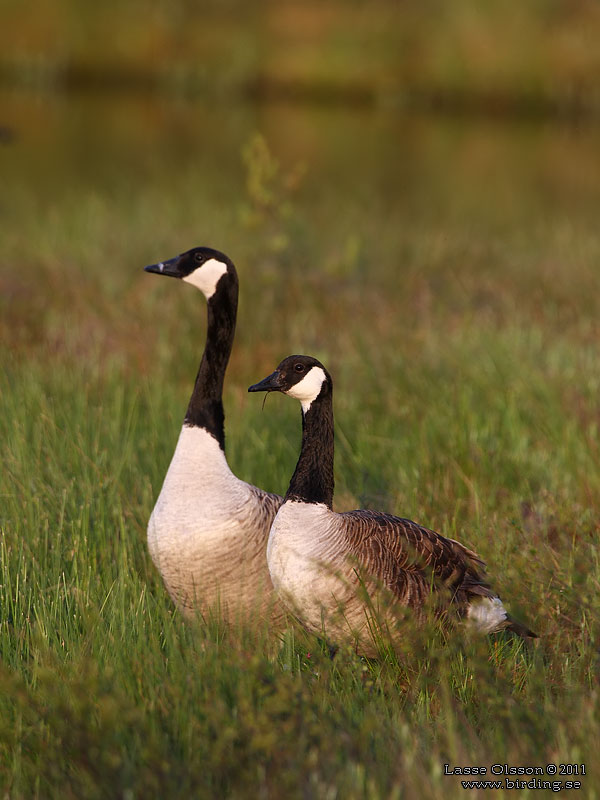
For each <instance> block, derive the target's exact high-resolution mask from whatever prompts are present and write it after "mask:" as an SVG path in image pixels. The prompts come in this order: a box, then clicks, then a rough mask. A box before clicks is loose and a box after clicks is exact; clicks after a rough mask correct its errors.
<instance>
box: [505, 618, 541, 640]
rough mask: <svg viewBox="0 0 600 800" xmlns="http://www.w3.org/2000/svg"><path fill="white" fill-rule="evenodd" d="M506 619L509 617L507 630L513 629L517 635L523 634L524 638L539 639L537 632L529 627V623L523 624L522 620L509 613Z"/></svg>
mask: <svg viewBox="0 0 600 800" xmlns="http://www.w3.org/2000/svg"><path fill="white" fill-rule="evenodd" d="M506 619H507V623H508V624H507V626H506V630H507V631H512V632H513V633H516V634H517V636H521V637H522V638H523V639H537V638H538V635H537V633H534V632H533V631H532V630H530V629H529V628H528V627H527V625H522V624H521V623H520V622H517V620H516V619H513V618H512V617H511V616H508V615H507V617H506Z"/></svg>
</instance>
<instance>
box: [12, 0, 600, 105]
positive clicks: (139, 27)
mask: <svg viewBox="0 0 600 800" xmlns="http://www.w3.org/2000/svg"><path fill="white" fill-rule="evenodd" d="M2 18H3V24H2V26H1V28H0V52H1V54H2V55H1V56H0V76H1V77H2V78H3V80H4V82H8V83H14V82H18V83H22V84H27V85H30V86H36V87H39V86H51V87H55V88H60V87H65V86H71V87H86V86H90V85H95V86H97V87H103V88H111V89H123V88H124V87H127V86H137V87H140V88H142V87H143V88H155V89H161V90H164V91H168V92H170V93H172V92H177V93H181V94H187V93H198V92H209V93H211V94H220V93H222V92H228V93H233V94H237V95H244V96H248V95H249V96H265V95H266V96H278V95H281V94H285V95H287V96H289V95H290V94H292V95H295V96H302V97H308V98H310V99H312V100H320V101H328V100H330V99H332V98H337V99H340V98H341V99H344V100H346V101H355V102H371V103H383V104H392V105H400V106H402V105H409V106H410V105H417V106H426V107H428V106H443V107H447V108H449V109H453V110H462V109H466V108H468V109H485V110H487V111H493V112H507V111H518V112H519V113H523V114H536V113H548V112H555V113H586V114H587V113H594V114H597V113H598V111H599V110H600V49H599V48H598V46H597V42H598V38H599V34H600V8H599V6H598V4H597V3H596V2H594V0H531V2H528V3H519V4H516V5H515V4H507V3H504V2H502V0H490V1H489V2H486V3H480V2H477V0H456V2H453V3H452V4H448V3H445V2H443V1H442V0H426V2H416V1H415V0H404V2H393V1H392V0H370V1H369V2H365V0H326V1H325V2H317V1H316V0H277V1H275V0H272V1H271V2H268V0H259V2H256V3H251V4H250V3H244V2H241V0H219V2H217V0H212V2H211V1H210V0H209V1H208V2H201V3H196V2H190V0H169V1H167V0H154V2H145V1H143V0H129V1H128V2H118V1H117V0H108V1H107V2H104V3H86V4H82V3H80V2H78V0H39V2H37V3H36V6H35V13H32V8H31V6H30V5H28V4H26V3H22V2H20V0H3V3H2Z"/></svg>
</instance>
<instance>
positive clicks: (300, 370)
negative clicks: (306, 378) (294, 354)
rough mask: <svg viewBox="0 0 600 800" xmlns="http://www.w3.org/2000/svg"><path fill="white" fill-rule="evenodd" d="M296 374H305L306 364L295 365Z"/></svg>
mask: <svg viewBox="0 0 600 800" xmlns="http://www.w3.org/2000/svg"><path fill="white" fill-rule="evenodd" d="M294 369H295V370H296V372H304V364H294Z"/></svg>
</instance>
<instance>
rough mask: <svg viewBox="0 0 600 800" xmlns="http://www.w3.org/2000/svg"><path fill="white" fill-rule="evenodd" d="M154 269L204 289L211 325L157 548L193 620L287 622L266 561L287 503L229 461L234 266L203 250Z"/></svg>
mask: <svg viewBox="0 0 600 800" xmlns="http://www.w3.org/2000/svg"><path fill="white" fill-rule="evenodd" d="M145 270H146V272H153V273H156V274H157V275H166V276H168V277H171V278H180V279H181V280H183V281H184V282H185V283H191V284H192V286H195V287H197V288H198V289H200V291H201V292H203V294H204V296H205V297H206V299H207V301H208V328H207V333H206V343H205V346H204V353H203V355H202V360H201V362H200V368H199V370H198V375H197V377H196V382H195V385H194V390H193V392H192V396H191V398H190V402H189V405H188V408H187V412H186V414H185V418H184V421H183V427H182V429H181V433H180V434H179V440H178V442H177V446H176V448H175V453H174V454H173V458H172V460H171V464H170V466H169V469H168V471H167V474H166V476H165V480H164V483H163V486H162V489H161V492H160V495H159V497H158V500H157V501H156V505H155V506H154V510H153V511H152V516H151V517H150V521H149V523H148V546H149V549H150V554H151V556H152V559H153V561H154V563H155V565H156V567H157V569H158V570H159V572H160V574H161V575H162V578H163V580H164V582H165V585H166V587H167V589H168V591H169V594H170V595H171V597H172V599H173V600H174V602H175V603H176V604H177V605H178V606H179V607H180V608H181V610H182V611H183V612H184V614H186V615H188V616H191V615H193V614H194V613H197V612H200V613H202V614H204V613H206V612H207V611H208V610H209V608H215V607H217V606H218V607H219V609H220V611H221V612H222V614H223V616H224V617H225V618H226V619H232V618H233V617H234V616H236V617H237V616H239V614H240V613H242V614H252V613H253V612H256V613H258V614H259V615H260V616H261V617H265V616H267V615H268V617H269V618H271V619H274V618H276V617H277V616H278V615H279V613H280V612H279V611H278V610H277V605H278V604H276V603H275V604H274V602H273V601H274V599H275V596H274V592H273V586H272V583H271V579H270V577H269V571H268V568H267V563H266V556H265V550H266V545H267V539H268V536H269V529H270V527H271V523H272V521H273V518H274V517H275V514H276V512H277V509H278V508H279V506H280V505H281V503H282V498H281V497H279V496H278V495H274V494H269V493H268V492H263V491H262V489H257V488H256V487H255V486H251V485H250V484H248V483H245V482H244V481H241V480H239V479H238V478H236V476H235V475H234V474H233V473H232V472H231V470H230V468H229V465H228V463H227V459H226V458H225V433H224V412H223V400H222V394H223V380H224V377H225V370H226V368H227V362H228V361H229V355H230V353H231V347H232V344H233V337H234V333H235V323H236V314H237V301H238V277H237V273H236V269H235V266H234V265H233V262H232V261H231V260H230V259H229V258H228V257H227V256H226V255H224V254H223V253H220V252H219V251H217V250H212V249H211V248H208V247H195V248H193V249H192V250H188V251H187V252H185V253H182V254H181V255H179V256H176V257H175V258H172V259H170V260H169V261H161V262H159V263H158V264H152V265H150V266H148V267H145Z"/></svg>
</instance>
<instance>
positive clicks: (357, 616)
mask: <svg viewBox="0 0 600 800" xmlns="http://www.w3.org/2000/svg"><path fill="white" fill-rule="evenodd" d="M248 391H250V392H263V391H264V392H272V391H277V392H283V393H284V394H287V395H289V396H290V397H294V398H296V399H297V400H300V403H301V405H302V446H301V450H300V457H299V459H298V463H297V465H296V469H295V471H294V474H293V476H292V479H291V481H290V485H289V488H288V490H287V494H286V495H285V498H284V502H283V505H282V506H281V508H280V509H279V511H278V512H277V516H276V517H275V520H274V522H273V525H272V527H271V533H270V534H269V543H268V545H267V560H268V564H269V570H270V573H271V578H272V580H273V585H274V586H275V590H276V591H277V592H278V593H279V594H280V596H281V598H282V600H283V601H284V602H286V603H287V604H288V605H289V606H290V607H291V609H292V611H294V612H295V613H296V615H297V616H298V617H299V618H300V619H301V621H302V622H303V623H304V624H305V626H306V627H307V628H308V629H309V630H312V631H314V632H317V633H320V632H323V630H324V632H325V634H326V635H330V636H331V635H333V636H334V637H335V638H339V637H347V636H348V634H349V633H350V634H351V635H352V636H353V637H354V639H355V641H356V645H357V649H358V650H359V651H360V652H362V653H363V654H364V655H375V654H376V652H377V648H376V645H375V643H374V641H373V637H372V634H371V631H372V630H373V627H372V626H373V624H374V620H373V619H372V618H371V619H370V618H369V616H370V611H372V610H373V607H374V606H375V607H376V610H377V608H378V607H379V602H378V598H379V599H383V597H384V596H385V595H386V594H387V596H388V597H390V596H391V597H392V598H393V600H394V602H395V604H396V605H398V604H399V605H400V606H404V607H408V608H411V609H413V610H414V611H415V612H416V614H417V616H419V612H421V613H423V611H424V609H425V606H426V604H427V602H428V601H430V600H433V601H434V602H435V603H436V611H437V613H439V614H440V615H441V614H442V613H443V612H444V611H446V612H447V611H448V610H450V609H451V608H452V607H453V608H454V609H455V611H456V612H457V615H458V616H459V617H462V618H464V620H465V621H466V622H467V623H468V624H469V625H470V626H471V627H473V628H475V629H476V630H478V631H481V632H483V633H492V632H495V631H499V630H502V629H505V628H507V629H509V630H512V631H514V632H516V633H518V634H519V635H521V636H535V634H533V633H532V632H531V631H529V630H528V629H527V628H525V627H524V626H523V625H520V624H519V623H517V622H515V621H513V620H512V619H511V618H510V617H509V616H508V614H507V612H506V610H505V609H504V606H503V605H502V602H501V601H500V598H499V597H498V596H497V595H496V594H495V593H494V591H493V590H492V589H491V588H490V586H489V585H488V584H487V583H486V581H485V577H484V575H485V569H484V568H485V564H484V562H483V561H482V560H481V559H480V558H479V556H478V555H477V554H476V553H474V552H472V551H471V550H469V549H468V548H466V547H465V546H464V545H462V544H460V543H459V542H456V541H454V540H453V539H447V538H446V537H444V536H441V535H440V534H439V533H435V532H434V531H431V530H428V529H427V528H423V527H421V526H420V525H417V524H416V523H415V522H411V521H410V520H408V519H401V518H399V517H394V516H391V515H390V514H384V513H379V512H375V511H364V510H363V511H346V512H344V513H341V514H340V513H336V512H334V511H333V510H332V501H333V402H332V399H333V384H332V381H331V376H330V375H329V373H328V372H327V370H326V369H325V367H324V366H323V365H322V364H321V363H320V362H319V361H317V359H315V358H311V357H310V356H300V355H297V356H289V357H288V358H285V359H284V360H283V361H282V362H281V364H280V365H279V366H278V367H277V369H276V370H275V372H273V373H272V374H271V375H269V376H268V377H267V378H264V380H262V381H260V383H257V384H254V385H253V386H251V387H250V388H249V389H248ZM378 589H382V590H383V591H382V592H379V591H378ZM365 590H366V591H367V592H368V594H369V599H368V601H365V600H364V592H365ZM361 595H362V597H363V599H362V600H361V599H360V598H361ZM382 608H383V609H385V608H386V606H385V604H383V606H382ZM387 608H388V609H389V605H388V606H387ZM383 613H385V611H384V612H383ZM392 618H393V617H392ZM376 623H377V620H375V624H376Z"/></svg>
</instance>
